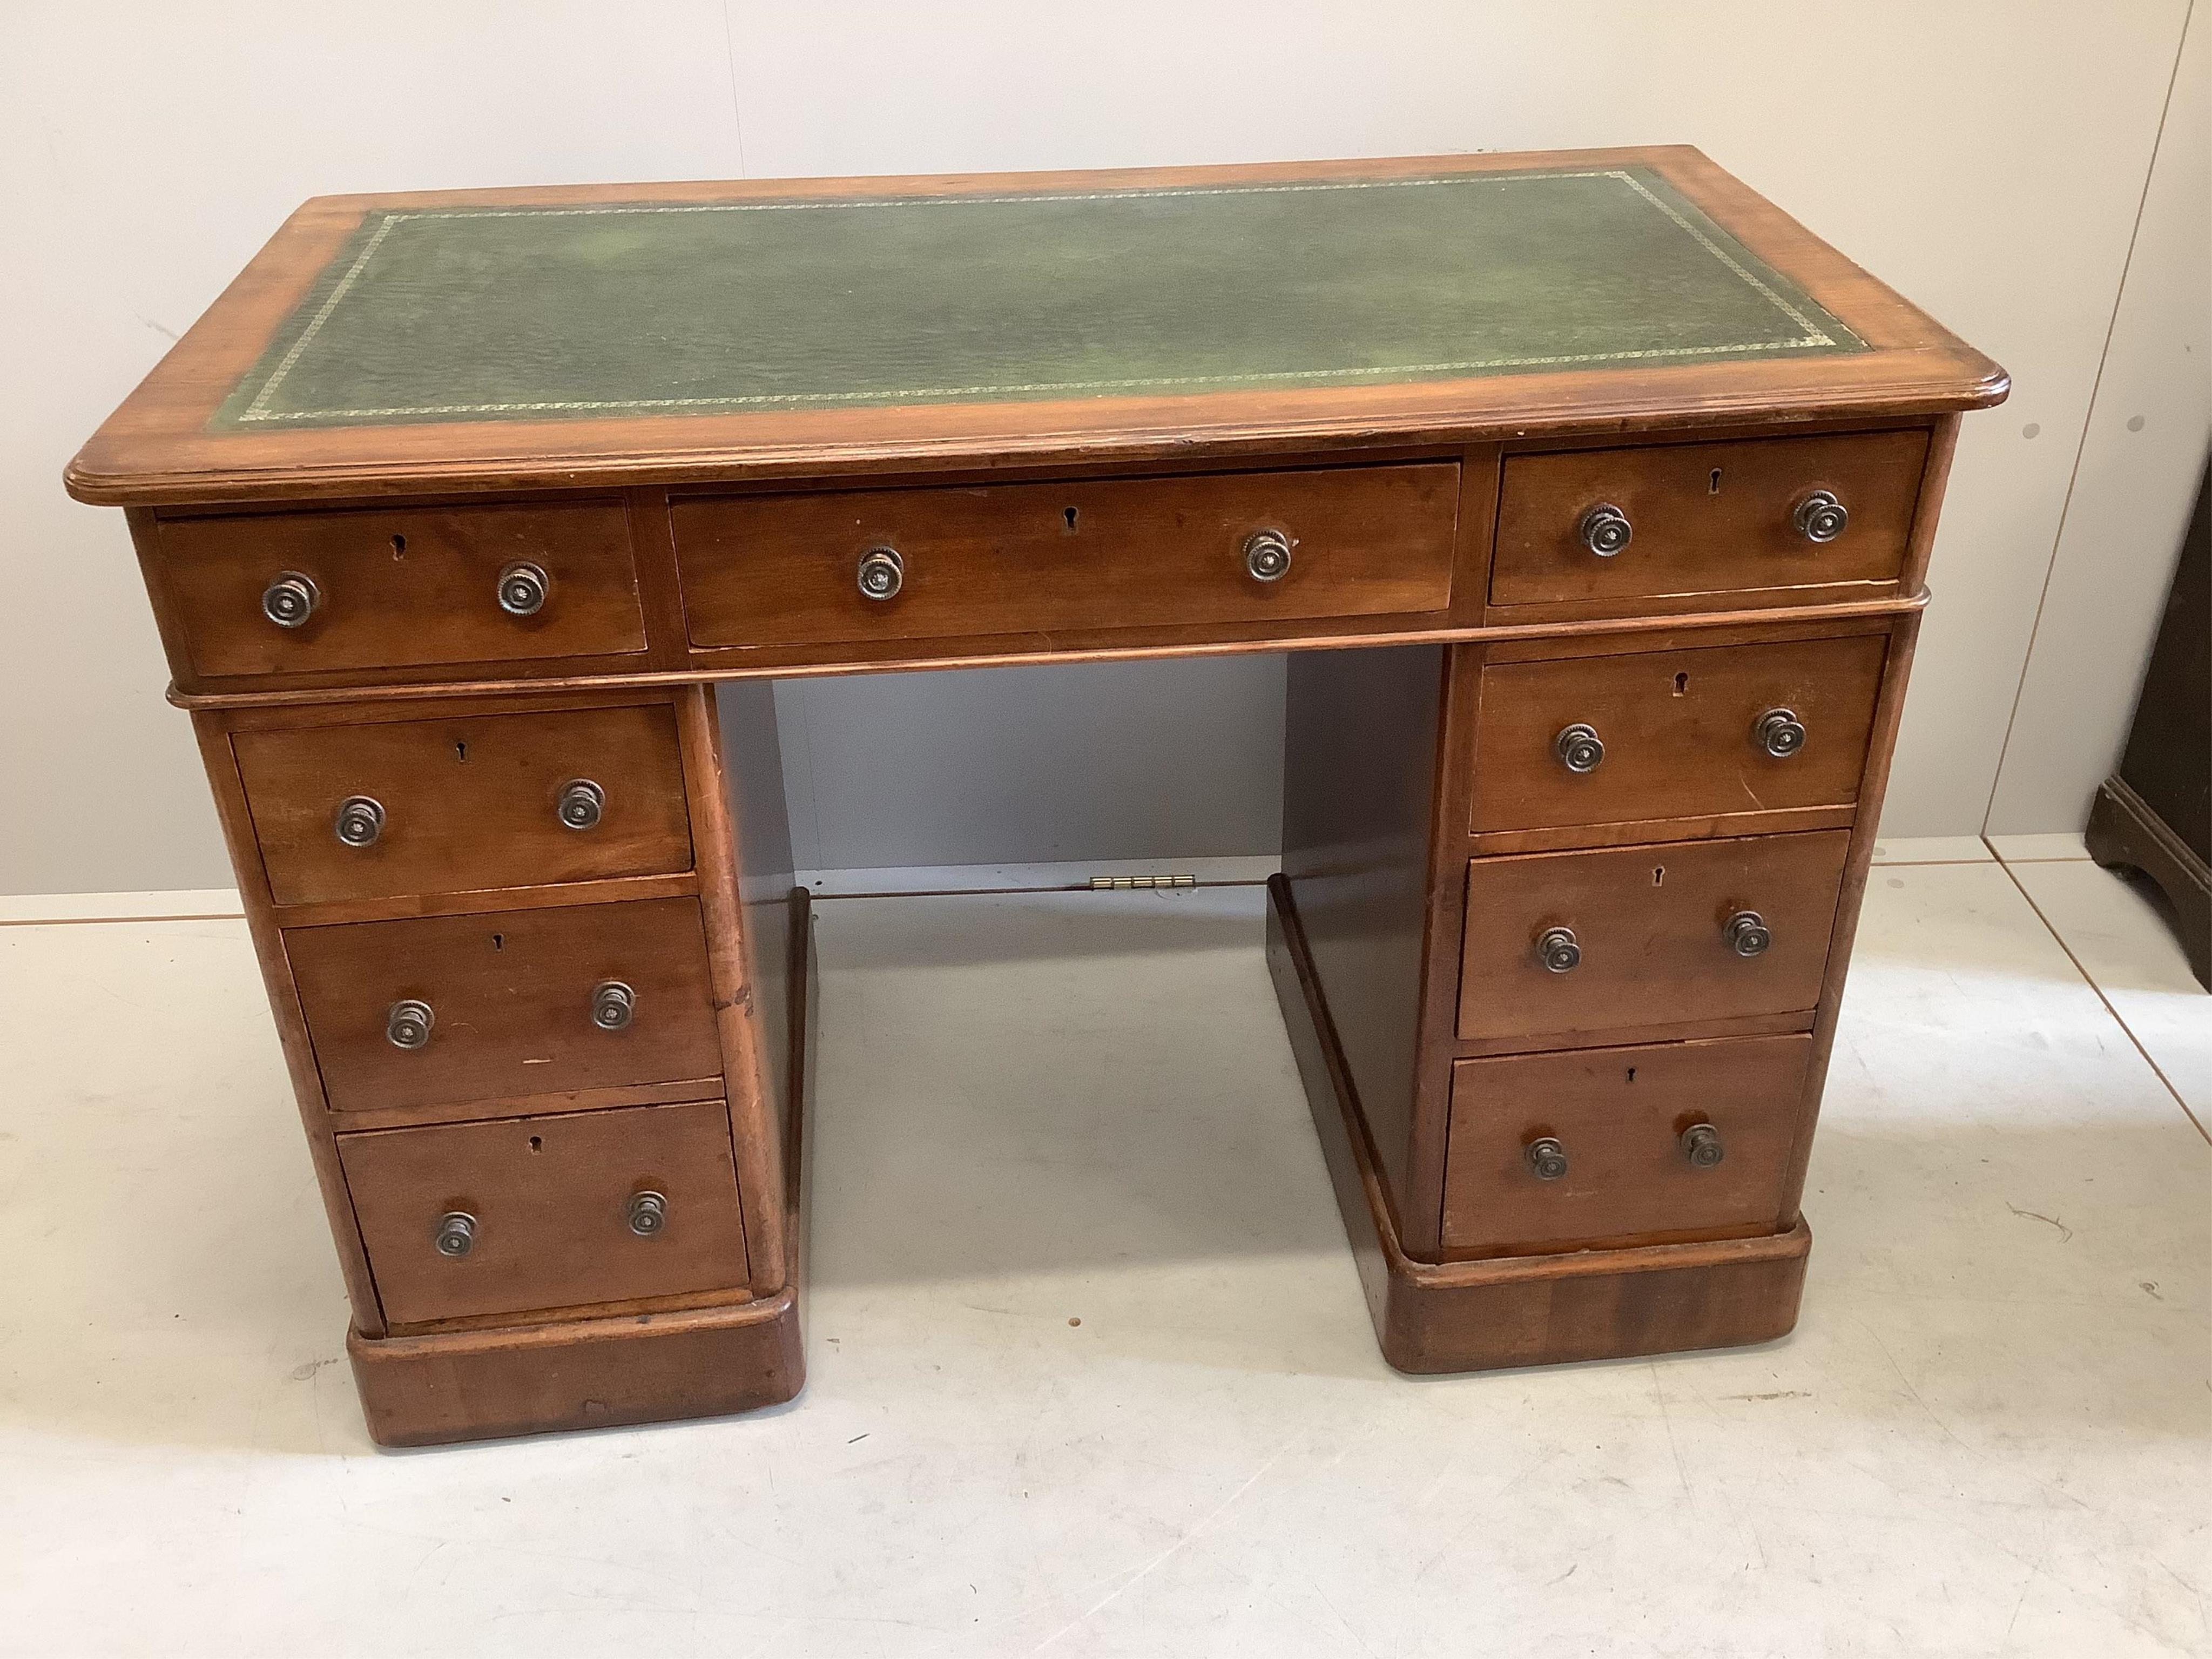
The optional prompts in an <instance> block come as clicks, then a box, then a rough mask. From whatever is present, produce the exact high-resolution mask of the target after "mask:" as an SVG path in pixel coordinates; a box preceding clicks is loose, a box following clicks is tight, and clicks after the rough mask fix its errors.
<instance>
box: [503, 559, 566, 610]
mask: <svg viewBox="0 0 2212 1659" xmlns="http://www.w3.org/2000/svg"><path fill="white" fill-rule="evenodd" d="M552 591H553V581H552V578H550V576H548V575H547V574H545V572H544V570H543V569H541V568H539V567H538V566H537V565H534V564H528V563H515V564H511V565H509V566H507V568H506V569H504V570H502V571H501V572H500V573H499V608H500V609H501V610H502V611H506V612H507V615H508V616H510V617H534V616H536V615H537V614H538V612H539V611H543V610H544V608H545V597H546V595H547V594H549V593H550V592H552Z"/></svg>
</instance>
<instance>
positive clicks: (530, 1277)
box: [338, 1101, 746, 1325]
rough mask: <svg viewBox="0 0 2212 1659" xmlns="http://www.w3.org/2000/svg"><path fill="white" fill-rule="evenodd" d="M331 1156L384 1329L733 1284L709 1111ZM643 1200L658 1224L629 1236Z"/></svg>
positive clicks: (367, 1139)
mask: <svg viewBox="0 0 2212 1659" xmlns="http://www.w3.org/2000/svg"><path fill="white" fill-rule="evenodd" d="M338 1159H339V1162H340V1163H341V1164H343V1167H344V1170H345V1178H346V1188H347V1190H348V1192H349V1194H351V1196H352V1199H353V1208H354V1215H355V1217H356V1219H358V1220H359V1222H360V1224H361V1233H362V1243H364V1244H365V1245H366V1246H367V1247H368V1265H369V1269H370V1271H371V1272H372V1273H374V1275H375V1278H376V1290H377V1295H378V1297H380V1299H381V1300H382V1302H383V1304H384V1313H385V1317H386V1318H387V1319H389V1320H391V1321H392V1322H394V1323H395V1324H401V1325H407V1324H414V1323H417V1322H422V1321H424V1320H432V1319H465V1318H469V1317H471V1316H478V1315H483V1314H509V1313H528V1312H531V1311H533V1310H538V1309H541V1308H568V1307H577V1306H581V1305H584V1304H590V1303H595V1302H619V1301H626V1300H628V1299H629V1298H631V1297H654V1296H678V1295H683V1294H684V1293H686V1292H690V1291H720V1290H734V1289H737V1288H738V1287H740V1286H742V1285H744V1283H745V1282H746V1281H745V1241H744V1225H743V1221H742V1218H741V1215H740V1212H739V1210H738V1177H737V1170H736V1166H735V1164H733V1163H732V1158H731V1152H730V1120H729V1115H728V1113H727V1111H726V1109H724V1107H723V1105H722V1103H720V1101H709V1102H705V1103H700V1104H696V1105H686V1106H639V1107H626V1108H623V1109H619V1110H616V1111H607V1112H570V1113H564V1114H562V1115H558V1116H553V1117H524V1118H505V1119H501V1121H498V1122H495V1123H461V1124H446V1125H440V1126H438V1127H433V1128H422V1129H384V1130H378V1131H375V1132H374V1133H363V1134H349V1135H340V1136H339V1137H338ZM646 1193H658V1194H660V1196H661V1198H662V1199H663V1200H664V1202H663V1204H662V1205H661V1206H659V1213H660V1225H659V1227H658V1229H657V1230H649V1231H638V1230H637V1229H636V1228H635V1227H634V1226H633V1225H632V1217H633V1215H634V1214H636V1215H639V1216H641V1217H642V1216H645V1215H647V1209H641V1208H636V1207H634V1206H635V1200H636V1199H637V1197H638V1195H640V1194H646ZM648 1207H649V1206H648ZM448 1217H466V1218H468V1225H467V1226H466V1228H465V1229H464V1228H462V1227H461V1226H460V1225H459V1224H458V1223H456V1222H453V1221H449V1220H447V1218H448ZM441 1239H443V1240H444V1241H445V1248H444V1249H441Z"/></svg>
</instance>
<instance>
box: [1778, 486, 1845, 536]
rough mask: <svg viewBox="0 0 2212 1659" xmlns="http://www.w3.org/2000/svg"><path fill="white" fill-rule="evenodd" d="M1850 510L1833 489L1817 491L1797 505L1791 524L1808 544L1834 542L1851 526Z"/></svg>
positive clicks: (1791, 516)
mask: <svg viewBox="0 0 2212 1659" xmlns="http://www.w3.org/2000/svg"><path fill="white" fill-rule="evenodd" d="M1850 521H1851V515H1850V509H1849V508H1847V507H1844V504H1843V503H1842V502H1841V501H1838V500H1837V499H1836V494H1835V492H1834V491H1833V490H1832V489H1816V490H1814V492H1813V493H1812V494H1811V495H1808V496H1807V497H1806V498H1805V499H1804V500H1803V501H1800V502H1798V503H1797V510H1796V512H1795V513H1791V514H1790V523H1792V524H1794V525H1796V526H1797V533H1798V534H1799V535H1801V536H1802V537H1803V538H1805V539H1806V540H1807V541H1808V542H1832V541H1833V540H1835V539H1836V538H1837V537H1838V536H1840V535H1842V534H1843V533H1844V529H1845V528H1846V527H1847V526H1849V525H1850Z"/></svg>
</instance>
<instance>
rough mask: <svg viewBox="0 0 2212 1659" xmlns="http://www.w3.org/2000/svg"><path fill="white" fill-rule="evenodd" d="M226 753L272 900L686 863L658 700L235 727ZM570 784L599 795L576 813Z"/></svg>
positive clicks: (676, 774)
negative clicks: (343, 825)
mask: <svg viewBox="0 0 2212 1659" xmlns="http://www.w3.org/2000/svg"><path fill="white" fill-rule="evenodd" d="M231 747H232V751H233V753H234V754H235V755H236V757H237V758H238V770H239V775H240V779H241V780H242V781H243V782H244V784H245V786H246V804H247V805H248V807H249V808H250V809H251V810H252V815H253V830H254V835H255V836H256V837H257V838H258V841H259V842H260V845H261V854H262V859H263V861H264V864H265V865H266V866H267V868H268V872H269V887H270V895H271V896H272V897H274V899H275V900H276V902H277V903H279V904H311V903H321V902H326V901H333V900H339V899H362V898H391V897H397V896H401V895H404V894H414V893H454V892H474V891H477V890H484V889H490V888H501V887H534V886H539V885H543V884H548V883H554V882H568V881H589V880H592V879H594V878H603V877H609V876H637V875H654V874H662V873H668V872H677V871H682V870H688V869H690V867H691V828H690V816H689V814H688V811H687V809H686V807H685V805H684V766H683V762H682V760H681V759H680V758H679V755H678V747H677V740H676V713H675V710H674V709H672V708H670V707H669V706H668V705H667V704H665V703H652V704H644V705H640V706H637V707H632V708H574V709H558V710H554V711H550V712H547V713H543V714H478V715H470V716H467V717H465V718H462V719H455V720H395V721H392V722H390V723H387V724H382V725H376V726H305V727H295V728H290V729H286V730H281V731H254V732H236V733H234V735H233V737H232V738H231ZM580 783H587V784H590V785H592V786H593V787H594V788H595V789H596V791H597V794H598V800H599V805H598V808H597V814H596V817H592V818H591V821H590V822H589V823H583V822H582V820H583V819H584V818H586V817H591V815H590V814H589V813H588V812H587V811H586V810H585V808H586V805H587V803H588V802H589V800H590V799H591V797H590V794H589V793H588V792H585V791H580V790H576V789H574V788H573V787H572V786H574V785H577V784H580ZM363 801H365V802H371V803H374V805H375V807H376V813H375V815H374V816H375V822H374V823H373V824H371V823H369V822H368V817H366V816H365V811H366V809H362V808H358V807H356V808H355V809H353V811H351V812H349V814H348V816H347V828H348V829H349V837H350V839H342V838H341V837H340V835H339V827H340V815H341V813H342V811H346V809H347V804H348V803H349V802H363ZM564 805H565V807H566V809H567V810H568V811H572V812H574V814H575V815H576V817H578V819H579V825H580V827H574V828H572V827H570V825H569V823H568V822H566V821H565V820H564V818H563V817H562V813H563V811H564Z"/></svg>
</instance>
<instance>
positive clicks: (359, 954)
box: [284, 898, 722, 1112]
mask: <svg viewBox="0 0 2212 1659" xmlns="http://www.w3.org/2000/svg"><path fill="white" fill-rule="evenodd" d="M284 953H285V955H286V957H289V960H290V962H291V964H292V975H293V981H294V983H295V985H296V986H297V987H298V989H299V994H300V1006H301V1010H302V1011H303V1012H305V1013H306V1015H307V1035H308V1036H309V1037H310V1039H312V1041H313V1043H314V1048H315V1060H316V1064H317V1065H318V1066H320V1067H321V1070H322V1074H323V1091H324V1093H325V1096H326V1097H327V1098H328V1099H329V1102H330V1105H331V1110H332V1111H336V1112H346V1111H362V1110H370V1109H385V1108H395V1107H399V1108H404V1107H418V1106H433V1105H439V1104H443V1103H466V1102H470V1101H481V1100H501V1099H512V1098H520V1097H526V1096H533V1095H547V1094H556V1093H562V1092H565V1091H570V1090H575V1089H594V1088H620V1087H627V1086H629V1085H635V1084H647V1083H682V1082H688V1081H690V1080H691V1079H703V1078H713V1077H717V1076H719V1075H720V1073H721V1069H722V1059H721V1049H720V1046H719V1044H718V1042H717V1040H716V1036H715V1029H714V986H713V982H712V981H711V980H710V979H709V978H708V969H707V935H706V929H705V927H704V924H703V923H702V921H701V919H700V913H699V901H698V900H696V899H691V898H668V899H640V900H624V901H621V902H616V903H612V904H580V905H562V906H556V907H551V908H543V909H533V910H498V911H492V912H489V913H486V914H483V915H465V916H433V917H410V918H407V919H405V920H403V921H352V922H341V923H337V924H334V925H332V926H329V927H294V928H289V929H287V930H286V932H285V933H284ZM716 1086H717V1087H719V1086H720V1085H716Z"/></svg>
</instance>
